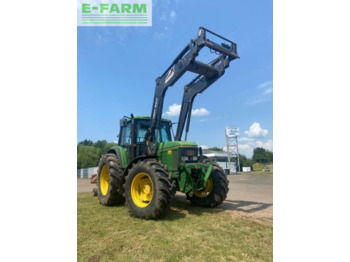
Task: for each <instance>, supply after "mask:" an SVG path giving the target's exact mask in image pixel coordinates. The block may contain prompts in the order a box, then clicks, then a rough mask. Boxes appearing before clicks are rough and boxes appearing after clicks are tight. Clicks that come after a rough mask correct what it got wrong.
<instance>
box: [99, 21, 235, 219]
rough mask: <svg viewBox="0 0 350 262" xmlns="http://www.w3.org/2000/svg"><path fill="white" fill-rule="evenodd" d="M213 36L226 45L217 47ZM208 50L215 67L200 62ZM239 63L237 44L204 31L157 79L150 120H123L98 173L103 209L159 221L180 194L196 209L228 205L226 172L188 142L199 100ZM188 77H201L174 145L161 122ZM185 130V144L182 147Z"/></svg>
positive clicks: (186, 98)
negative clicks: (169, 97) (168, 97)
mask: <svg viewBox="0 0 350 262" xmlns="http://www.w3.org/2000/svg"><path fill="white" fill-rule="evenodd" d="M209 35H210V36H213V37H215V38H217V39H221V40H223V41H224V43H222V44H217V43H215V42H214V41H212V40H210V39H209V38H208V36H209ZM204 47H207V48H209V49H210V50H211V51H213V52H214V53H215V54H216V56H217V57H216V58H215V59H214V60H212V61H211V62H210V63H203V62H200V61H197V60H196V59H195V58H196V57H197V56H198V54H199V52H200V51H201V50H202V48H204ZM236 58H239V56H238V55H237V46H236V44H235V43H234V42H232V41H230V40H228V39H226V38H224V37H222V36H220V35H218V34H216V33H214V32H212V31H210V30H208V29H206V28H204V27H200V28H199V32H198V36H197V38H196V39H194V40H191V41H190V43H189V44H188V45H186V47H185V48H184V49H183V50H182V51H181V53H180V54H179V55H178V56H177V57H176V58H175V60H174V61H173V63H172V64H171V65H170V66H169V68H167V69H166V70H165V72H164V73H163V74H162V75H161V76H160V77H158V78H157V79H156V89H155V95H154V100H153V106H152V112H151V116H150V117H149V116H133V115H132V114H131V116H130V117H124V118H122V119H121V120H120V133H119V142H118V146H115V147H113V148H111V149H109V150H108V152H107V154H105V155H103V156H102V157H101V159H100V163H99V167H98V177H97V184H98V198H99V201H100V203H101V204H102V205H106V206H113V205H121V204H124V203H125V201H126V203H127V205H128V206H129V210H130V212H131V213H132V214H133V215H134V216H136V217H140V218H146V219H157V218H159V217H161V216H163V215H164V214H166V212H167V210H169V207H170V203H171V199H172V197H173V196H174V195H175V193H176V191H180V192H182V193H185V194H186V195H187V198H188V199H189V200H190V201H191V202H192V204H194V205H197V206H201V207H216V206H218V205H220V204H221V203H222V202H223V201H224V200H225V199H226V196H227V192H228V180H227V178H226V174H225V173H224V171H223V170H222V168H221V167H220V166H219V165H218V164H216V163H214V162H212V161H209V160H208V159H207V158H205V157H204V156H203V154H202V149H201V148H200V147H198V146H197V145H196V144H195V143H193V142H188V141H186V140H187V134H188V131H189V126H190V120H191V111H192V104H193V101H194V98H195V96H196V95H197V94H198V93H202V92H203V91H204V90H205V89H207V88H208V87H209V86H210V85H211V84H213V83H214V82H215V81H216V80H218V79H219V78H220V77H221V76H222V75H223V74H224V73H225V70H226V68H228V67H229V64H230V62H231V61H232V60H234V59H236ZM188 71H189V72H192V73H195V74H197V76H196V77H195V78H194V79H193V80H192V81H191V82H190V83H188V84H187V85H186V86H185V87H184V95H183V100H182V106H181V112H180V116H179V121H178V123H177V130H176V134H175V135H174V139H173V140H174V141H173V140H172V135H171V134H172V133H171V130H172V123H171V121H170V120H167V119H162V118H161V116H162V111H163V103H164V97H165V93H166V91H167V89H168V87H170V86H173V85H174V84H175V83H176V82H177V81H178V80H179V79H180V78H181V76H183V74H184V73H185V72H188ZM185 124H186V129H185V130H186V132H185V141H181V136H182V133H183V130H184V127H185Z"/></svg>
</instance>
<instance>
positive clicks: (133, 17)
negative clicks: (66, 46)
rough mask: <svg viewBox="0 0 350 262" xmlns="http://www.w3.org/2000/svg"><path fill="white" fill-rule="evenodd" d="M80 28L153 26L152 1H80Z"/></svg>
mask: <svg viewBox="0 0 350 262" xmlns="http://www.w3.org/2000/svg"><path fill="white" fill-rule="evenodd" d="M78 26H152V0H134V1H132V0H124V1H123V0H114V1H113V0H111V1H106V0H78Z"/></svg>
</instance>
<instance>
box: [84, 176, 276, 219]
mask: <svg viewBox="0 0 350 262" xmlns="http://www.w3.org/2000/svg"><path fill="white" fill-rule="evenodd" d="M228 180H229V181H230V184H229V188H230V191H229V193H228V195H227V198H226V200H225V201H224V203H223V204H222V205H220V206H219V207H218V208H217V209H220V210H225V211H227V212H230V214H231V215H232V217H236V216H241V215H244V216H250V217H254V218H267V219H268V220H270V219H272V218H273V175H253V174H242V175H229V176H228ZM77 186H78V187H77V192H78V193H83V192H91V191H92V189H93V188H94V187H96V184H91V183H90V179H78V181H77ZM176 201H179V202H184V203H185V202H188V201H186V196H185V195H184V194H181V193H177V194H176Z"/></svg>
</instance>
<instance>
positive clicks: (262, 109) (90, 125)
mask: <svg viewBox="0 0 350 262" xmlns="http://www.w3.org/2000/svg"><path fill="white" fill-rule="evenodd" d="M200 3H201V4H199V2H194V1H183V0H177V1H170V0H169V1H164V0H163V1H160V0H156V1H155V0H154V1H153V21H152V23H153V25H152V27H78V108H77V112H78V134H77V139H78V141H81V140H84V139H91V140H93V141H96V140H102V139H105V140H107V141H116V140H117V137H116V136H117V134H118V133H119V119H120V118H122V117H123V116H125V115H127V116H129V115H130V114H131V113H133V114H134V115H150V113H151V106H152V101H153V96H154V88H155V79H156V78H157V77H158V76H160V75H161V74H162V73H163V72H164V71H165V69H166V68H168V66H169V65H170V64H171V62H172V61H173V60H174V58H175V57H176V56H177V55H178V53H179V52H180V51H181V50H182V49H183V48H184V47H185V45H187V44H188V43H189V41H190V39H192V38H195V37H196V35H197V32H198V27H199V26H204V27H207V28H208V29H210V30H212V31H215V32H217V33H218V34H221V35H223V36H225V37H226V38H229V39H230V40H232V41H234V42H236V43H237V49H238V54H239V55H240V57H241V58H240V59H236V60H234V61H232V62H231V64H230V67H229V68H228V69H227V70H226V73H225V75H224V76H223V77H222V78H220V79H219V80H218V81H217V82H215V83H214V84H213V85H212V86H211V87H209V88H208V89H207V90H206V91H205V92H203V94H199V95H198V96H197V97H196V99H195V102H194V105H193V113H192V116H193V117H192V121H191V127H190V133H189V135H188V140H190V141H194V142H196V143H197V144H198V145H202V146H204V147H214V146H217V147H222V148H224V147H225V144H226V141H225V127H226V126H238V127H239V129H240V136H239V149H240V153H242V154H245V155H246V156H248V157H251V155H252V151H253V149H254V148H255V147H258V146H259V147H264V148H266V149H268V150H271V151H273V117H272V112H273V106H272V101H273V72H272V69H273V56H272V36H273V33H272V1H249V2H247V1H241V2H236V1H228V0H227V1H221V2H220V5H218V3H217V2H215V1H201V2H200ZM198 59H199V60H201V59H202V60H203V61H204V62H208V61H209V60H211V57H210V54H205V55H203V56H200V57H199V58H198ZM193 77H194V74H191V73H187V74H185V75H184V77H183V78H182V79H180V80H179V81H178V82H177V84H176V85H174V86H172V87H170V88H169V89H168V91H167V95H166V98H165V103H164V112H163V116H164V117H166V118H169V119H171V120H172V121H173V122H177V117H178V114H179V111H180V107H181V106H180V105H181V99H182V94H183V86H184V85H185V84H187V83H188V82H189V81H191V80H192V78H193ZM175 128H176V126H175Z"/></svg>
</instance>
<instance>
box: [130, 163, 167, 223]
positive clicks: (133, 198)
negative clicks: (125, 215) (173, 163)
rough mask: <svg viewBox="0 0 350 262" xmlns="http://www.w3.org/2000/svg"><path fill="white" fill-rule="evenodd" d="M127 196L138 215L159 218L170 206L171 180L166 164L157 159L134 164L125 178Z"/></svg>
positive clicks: (133, 211)
mask: <svg viewBox="0 0 350 262" xmlns="http://www.w3.org/2000/svg"><path fill="white" fill-rule="evenodd" d="M125 198H126V202H127V204H128V206H129V211H130V213H132V214H133V215H134V216H136V217H140V218H146V219H157V218H159V217H161V216H163V215H164V214H165V213H166V212H167V211H168V209H169V207H170V198H171V194H170V181H169V179H168V175H167V172H166V170H165V169H164V166H163V165H162V164H160V163H159V162H157V161H156V160H153V159H152V160H149V159H148V160H147V159H146V160H143V161H138V162H137V163H135V164H133V166H132V168H131V169H130V172H129V173H128V175H127V176H126V178H125Z"/></svg>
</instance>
